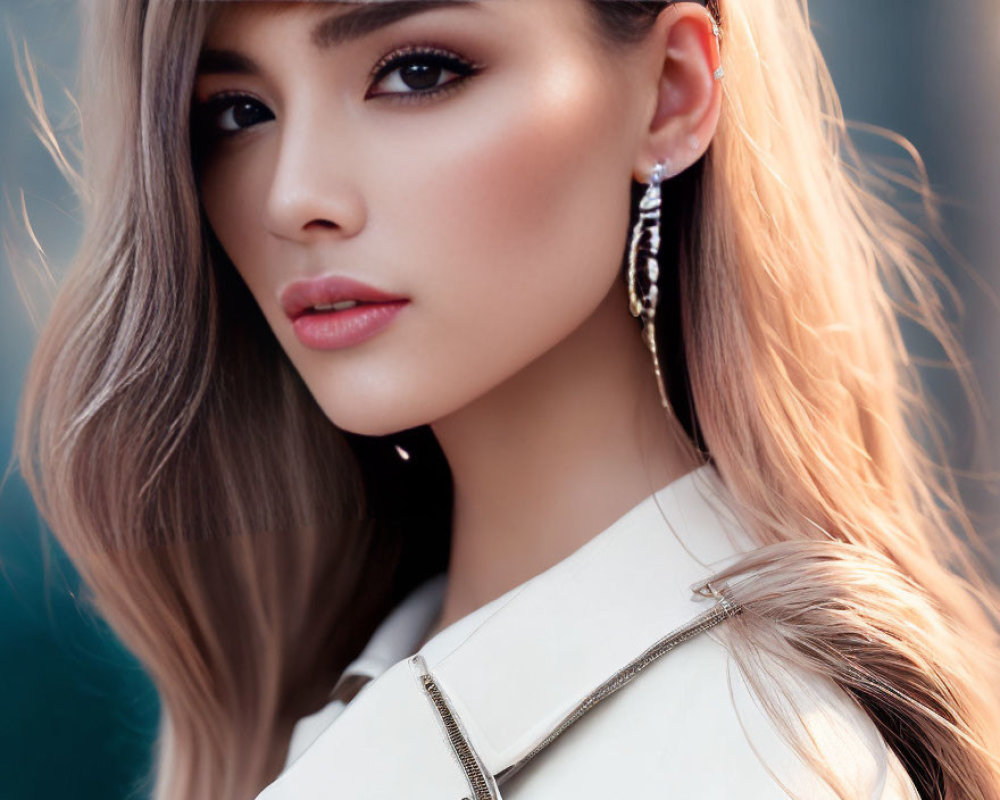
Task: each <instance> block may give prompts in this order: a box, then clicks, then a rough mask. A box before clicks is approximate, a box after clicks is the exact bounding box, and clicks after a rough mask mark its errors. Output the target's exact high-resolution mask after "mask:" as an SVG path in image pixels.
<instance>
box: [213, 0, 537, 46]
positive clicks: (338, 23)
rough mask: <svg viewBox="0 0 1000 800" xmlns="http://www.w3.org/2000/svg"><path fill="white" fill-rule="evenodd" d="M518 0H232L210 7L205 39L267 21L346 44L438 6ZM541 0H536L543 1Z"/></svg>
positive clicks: (471, 8)
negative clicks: (288, 23) (298, 26)
mask: <svg viewBox="0 0 1000 800" xmlns="http://www.w3.org/2000/svg"><path fill="white" fill-rule="evenodd" d="M517 1H518V0H311V1H310V2H259V1H258V0H236V1H235V2H222V3H218V4H217V7H216V8H214V9H213V16H212V21H211V23H210V26H209V30H208V33H207V36H206V40H207V41H209V42H212V41H214V40H217V39H224V38H226V37H227V34H229V35H232V34H233V33H238V32H245V31H246V30H247V29H249V28H255V27H258V26H262V25H263V26H266V25H267V24H268V23H275V22H279V21H280V22H286V21H294V22H297V23H301V24H302V25H303V26H304V27H307V28H308V30H309V34H308V35H309V40H310V42H311V43H312V44H313V45H315V46H316V47H320V48H328V47H336V46H337V45H341V44H346V43H348V42H351V41H354V40H356V39H359V38H362V37H364V36H366V35H368V34H370V33H374V32H375V31H377V30H381V29H382V28H386V27H389V26H391V25H392V24H394V23H397V22H400V21H402V20H405V19H409V18H413V17H420V16H425V15H431V14H432V12H436V11H440V10H443V9H455V10H458V11H462V12H463V13H466V14H471V13H474V12H476V11H481V10H483V8H484V7H488V6H497V5H509V4H510V3H511V2H514V3H516V2H517ZM545 1H546V0H541V2H545Z"/></svg>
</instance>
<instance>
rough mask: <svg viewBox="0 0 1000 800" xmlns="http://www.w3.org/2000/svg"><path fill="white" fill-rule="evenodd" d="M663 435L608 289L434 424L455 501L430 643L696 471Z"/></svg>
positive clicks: (618, 302)
mask: <svg viewBox="0 0 1000 800" xmlns="http://www.w3.org/2000/svg"><path fill="white" fill-rule="evenodd" d="M671 425H677V423H676V421H674V420H672V419H669V418H668V417H667V412H666V411H665V410H664V409H663V408H662V407H661V405H660V399H659V393H658V391H657V388H656V379H655V377H654V375H653V369H652V359H651V356H650V354H649V352H648V350H646V348H645V345H644V344H643V343H642V340H641V338H640V334H639V329H638V325H637V323H636V322H635V320H634V319H633V318H632V317H631V316H630V315H629V313H628V311H627V300H626V292H625V288H624V286H622V285H621V283H620V282H617V281H616V283H615V286H614V288H613V289H612V290H611V291H610V292H609V294H608V296H607V298H605V300H604V301H603V302H602V304H601V306H600V307H599V308H598V309H597V310H596V311H595V312H594V314H593V315H591V317H589V318H588V319H587V320H586V321H585V322H584V323H583V324H582V325H581V326H580V327H579V328H578V329H577V330H576V331H575V332H574V333H573V334H571V335H570V336H569V337H567V338H566V339H564V340H563V341H562V342H560V343H559V345H557V346H556V347H555V348H553V349H552V350H550V351H549V352H547V353H546V354H545V355H543V356H541V357H540V358H538V359H537V360H535V361H534V362H532V363H531V364H530V365H529V366H527V367H526V368H524V369H523V370H521V371H520V372H519V373H518V374H517V375H515V376H514V377H513V378H511V379H510V380H508V381H506V382H505V383H503V384H502V385H500V386H498V387H497V388H495V389H494V390H492V391H491V392H490V393H488V394H487V395H485V396H483V397H481V398H479V399H477V400H476V401H474V402H473V403H471V404H469V405H467V406H465V407H463V408H462V409H461V410H460V411H458V412H456V413H455V414H452V415H450V416H448V417H446V418H443V419H441V420H439V421H437V422H435V423H434V424H433V425H432V429H433V431H434V433H435V436H436V437H437V439H438V442H439V443H440V445H441V447H442V449H443V451H444V454H445V456H446V457H447V459H448V463H449V466H450V468H451V472H452V478H453V480H454V488H455V499H454V509H453V527H452V540H451V553H450V557H449V566H448V586H447V590H446V592H445V598H444V603H443V607H442V611H441V615H440V617H439V618H438V620H437V622H436V624H435V626H434V628H433V630H432V632H431V635H433V633H436V632H437V631H438V630H440V629H442V628H444V627H446V626H447V625H450V624H451V623H452V622H454V621H456V620H458V619H461V618H462V617H463V616H465V615H466V614H468V613H470V612H471V611H474V610H475V609H477V608H479V607H480V606H482V605H484V604H486V603H488V602H489V601H490V600H493V599H495V598H496V597H499V596H500V595H502V594H504V593H505V592H507V591H509V590H510V589H512V588H514V587H515V586H518V585H519V584H521V583H523V582H524V581H526V580H528V579H530V578H532V577H534V576H535V575H537V574H539V573H540V572H542V571H544V570H546V569H548V568H549V567H551V566H553V565H554V564H556V563H558V562H559V561H561V560H562V559H563V558H565V557H566V556H568V555H569V554H571V553H572V552H574V551H575V550H576V549H578V548H579V547H580V546H581V545H583V544H585V543H586V542H587V541H589V540H590V539H591V538H593V537H594V536H595V535H597V534H598V533H600V532H601V531H602V530H604V529H605V528H607V527H608V526H609V525H610V524H611V523H612V522H614V521H615V520H616V519H618V518H619V517H620V516H622V515H623V514H624V513H625V512H626V511H628V510H629V509H630V508H632V507H633V506H635V505H636V504H638V503H639V502H641V501H642V500H643V499H644V498H645V497H648V496H649V495H650V494H652V493H653V492H655V491H656V490H657V489H659V488H661V487H663V486H665V485H666V484H668V483H670V482H671V481H672V480H674V479H676V478H679V477H680V476H682V475H684V474H685V473H687V472H689V471H690V470H691V469H693V468H694V467H695V466H697V463H696V462H694V461H693V460H692V456H691V455H690V454H689V453H685V452H684V451H682V449H681V447H680V446H679V445H677V444H676V443H675V439H674V438H673V437H672V436H671V429H670V426H671Z"/></svg>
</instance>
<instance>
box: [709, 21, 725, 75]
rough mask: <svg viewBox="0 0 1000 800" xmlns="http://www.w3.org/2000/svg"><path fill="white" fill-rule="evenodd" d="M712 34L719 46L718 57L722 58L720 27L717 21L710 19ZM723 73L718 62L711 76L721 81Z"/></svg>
mask: <svg viewBox="0 0 1000 800" xmlns="http://www.w3.org/2000/svg"><path fill="white" fill-rule="evenodd" d="M712 35H713V36H714V37H715V43H716V45H717V46H718V48H719V58H722V29H721V28H719V23H718V22H716V21H715V20H714V19H713V20H712ZM725 74H726V72H725V70H724V69H722V64H719V66H718V67H716V68H715V72H713V73H712V77H713V78H715V79H716V80H717V81H721V80H722V78H723V76H724V75H725Z"/></svg>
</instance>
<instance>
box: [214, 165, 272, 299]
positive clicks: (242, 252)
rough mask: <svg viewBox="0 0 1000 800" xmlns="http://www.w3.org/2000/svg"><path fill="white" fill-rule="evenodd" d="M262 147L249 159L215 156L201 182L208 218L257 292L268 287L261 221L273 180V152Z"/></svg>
mask: <svg viewBox="0 0 1000 800" xmlns="http://www.w3.org/2000/svg"><path fill="white" fill-rule="evenodd" d="M264 146H266V145H264ZM259 149H260V150H261V152H257V151H256V150H255V152H254V153H253V155H252V157H249V158H248V157H243V158H239V157H238V154H236V153H233V154H226V155H221V156H219V157H218V158H215V159H213V160H212V161H211V162H210V166H208V167H207V168H206V169H205V170H204V172H203V173H202V175H201V179H200V181H199V194H200V196H201V202H202V207H203V208H204V209H205V217H206V218H207V219H208V222H209V225H211V227H212V231H213V232H214V233H215V236H216V238H218V240H219V243H220V244H221V245H222V247H223V249H224V250H225V251H226V254H227V255H228V256H229V257H230V259H231V260H232V262H233V264H234V265H236V267H237V269H238V271H239V273H240V274H241V275H242V276H243V279H244V281H246V283H247V286H248V287H249V288H250V289H251V291H253V292H254V294H257V292H258V291H265V290H266V289H267V287H265V286H264V282H265V277H266V276H265V262H266V258H267V256H268V254H267V237H266V235H265V231H264V230H263V227H262V222H261V220H262V218H263V217H262V214H263V203H264V202H265V199H266V197H267V192H268V188H269V181H270V179H271V172H270V168H269V166H268V165H269V159H270V155H269V154H267V153H265V152H262V151H263V147H261V148H259ZM258 296H259V295H258Z"/></svg>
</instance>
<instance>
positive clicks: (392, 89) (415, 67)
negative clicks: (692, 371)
mask: <svg viewBox="0 0 1000 800" xmlns="http://www.w3.org/2000/svg"><path fill="white" fill-rule="evenodd" d="M479 71H480V67H478V66H477V65H475V64H471V63H469V62H468V61H466V60H465V59H464V58H461V57H460V56H458V55H455V54H454V53H451V52H449V51H447V50H442V49H439V48H437V47H429V46H412V45H411V46H407V47H403V48H399V49H397V50H394V51H393V52H391V53H389V54H388V55H386V56H383V57H382V58H381V59H380V60H379V62H378V63H377V64H376V65H375V66H374V68H373V69H372V73H371V81H372V85H371V88H369V90H368V92H367V94H366V95H365V98H366V99H368V98H373V97H394V98H395V99H400V100H411V99H423V98H426V97H428V96H433V95H437V94H440V93H442V92H444V91H446V90H450V89H452V88H457V86H458V84H460V83H462V82H463V81H464V79H465V78H468V77H471V76H472V75H475V74H476V73H478V72H479ZM449 73H451V74H452V75H455V76H457V77H455V78H452V79H451V80H447V81H445V82H444V83H441V80H442V78H443V77H445V76H446V75H447V74H449ZM382 83H384V84H385V86H386V87H387V88H388V91H382V92H375V91H373V90H374V88H375V87H377V86H378V85H380V84H382Z"/></svg>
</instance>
